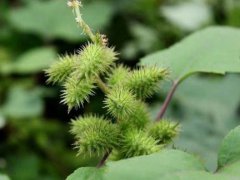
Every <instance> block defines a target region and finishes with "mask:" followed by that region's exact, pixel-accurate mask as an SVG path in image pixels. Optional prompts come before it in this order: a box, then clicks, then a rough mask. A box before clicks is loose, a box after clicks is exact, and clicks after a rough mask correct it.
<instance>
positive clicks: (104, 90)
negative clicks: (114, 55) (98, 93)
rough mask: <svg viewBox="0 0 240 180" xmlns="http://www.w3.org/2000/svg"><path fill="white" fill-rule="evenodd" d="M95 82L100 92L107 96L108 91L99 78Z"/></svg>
mask: <svg viewBox="0 0 240 180" xmlns="http://www.w3.org/2000/svg"><path fill="white" fill-rule="evenodd" d="M96 82H97V85H98V87H99V88H100V89H101V90H102V92H104V93H105V94H108V92H109V89H108V87H107V85H106V84H105V83H104V82H103V81H102V79H101V78H100V77H97V78H96Z"/></svg>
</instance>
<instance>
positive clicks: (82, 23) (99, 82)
mask: <svg viewBox="0 0 240 180" xmlns="http://www.w3.org/2000/svg"><path fill="white" fill-rule="evenodd" d="M73 1H75V2H76V1H77V0H73ZM77 2H78V1H77ZM80 6H81V5H80ZM80 6H78V5H76V6H74V7H73V9H74V12H75V14H76V21H77V23H78V24H79V26H80V27H81V28H82V29H83V32H84V33H85V34H86V35H88V36H89V38H90V39H91V40H92V42H96V36H95V35H94V33H93V32H92V30H91V28H90V27H89V26H88V24H87V23H86V22H85V21H84V20H83V18H82V15H81V11H80ZM96 82H97V85H98V87H99V88H100V89H101V90H102V91H103V93H105V94H108V92H109V89H108V87H107V85H106V84H105V83H104V82H103V81H102V79H101V78H100V77H97V78H96ZM110 154H111V151H110V152H106V153H105V154H104V156H103V158H102V159H101V161H100V162H99V163H98V165H97V167H98V168H100V167H102V166H103V165H104V164H105V161H106V160H107V158H108V156H109V155H110Z"/></svg>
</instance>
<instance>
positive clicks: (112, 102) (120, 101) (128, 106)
mask: <svg viewBox="0 0 240 180" xmlns="http://www.w3.org/2000/svg"><path fill="white" fill-rule="evenodd" d="M104 103H105V107H106V108H107V110H108V112H109V113H110V114H111V115H113V116H114V117H116V118H121V119H124V118H127V117H129V116H131V115H132V114H133V113H134V112H135V104H136V98H135V96H134V95H133V94H132V93H131V92H130V91H129V90H128V89H126V88H124V87H123V86H116V87H114V88H113V89H112V90H111V91H110V93H108V94H107V98H106V99H105V101H104Z"/></svg>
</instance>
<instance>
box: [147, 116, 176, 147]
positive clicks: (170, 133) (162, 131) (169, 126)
mask: <svg viewBox="0 0 240 180" xmlns="http://www.w3.org/2000/svg"><path fill="white" fill-rule="evenodd" d="M178 133H179V126H178V124H177V123H175V122H170V121H167V120H161V121H160V122H158V123H157V124H153V125H152V126H151V127H150V129H149V134H150V135H151V136H152V137H153V138H154V139H156V140H157V142H158V144H168V143H170V142H171V141H172V140H173V138H175V137H176V136H177V135H178Z"/></svg>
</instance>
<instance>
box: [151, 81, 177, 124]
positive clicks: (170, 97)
mask: <svg viewBox="0 0 240 180" xmlns="http://www.w3.org/2000/svg"><path fill="white" fill-rule="evenodd" d="M178 85H179V81H175V82H173V85H172V87H171V89H170V91H169V92H168V95H167V97H166V99H165V101H164V103H163V105H162V108H161V110H160V111H159V113H158V115H157V118H156V122H158V121H161V119H162V118H163V116H164V114H165V112H166V110H167V108H168V105H169V104H170V102H171V100H172V97H173V95H174V93H175V91H176V89H177V87H178Z"/></svg>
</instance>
